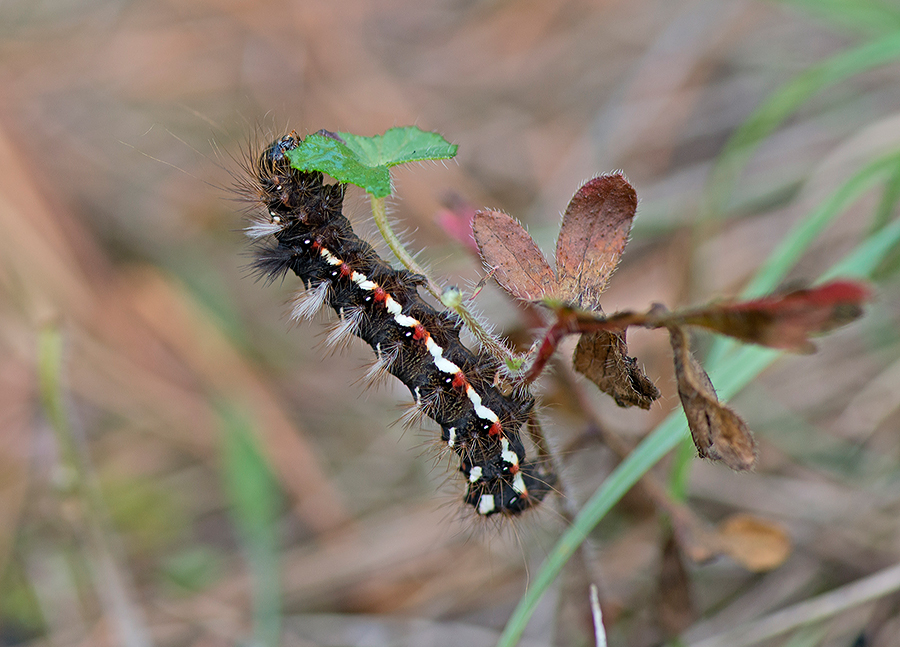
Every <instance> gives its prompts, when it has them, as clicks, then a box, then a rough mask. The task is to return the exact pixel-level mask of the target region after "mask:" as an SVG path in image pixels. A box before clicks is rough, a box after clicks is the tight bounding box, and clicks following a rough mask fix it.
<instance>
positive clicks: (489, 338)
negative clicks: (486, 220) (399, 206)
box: [370, 194, 519, 366]
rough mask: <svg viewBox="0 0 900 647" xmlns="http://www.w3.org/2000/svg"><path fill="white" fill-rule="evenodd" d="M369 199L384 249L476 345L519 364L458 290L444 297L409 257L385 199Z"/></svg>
mask: <svg viewBox="0 0 900 647" xmlns="http://www.w3.org/2000/svg"><path fill="white" fill-rule="evenodd" d="M370 198H371V201H372V218H373V219H374V220H375V225H376V226H377V227H378V231H379V232H380V233H381V236H382V238H384V241H385V242H386V243H387V246H388V247H389V248H390V250H391V251H392V252H393V253H394V256H396V257H397V260H399V261H400V262H401V263H402V264H403V266H404V267H405V268H406V269H408V270H409V271H410V272H413V273H414V274H419V275H420V276H422V277H423V278H424V279H425V289H426V290H428V292H429V293H430V294H431V296H433V297H434V298H435V299H437V300H438V301H440V302H441V303H442V304H443V305H444V306H445V307H447V308H449V309H451V310H453V312H455V313H456V314H457V315H458V316H459V318H460V319H462V322H463V323H464V324H465V325H466V326H467V327H468V328H469V330H471V331H472V334H473V335H474V336H475V339H476V340H478V343H479V344H480V345H481V346H482V348H484V349H485V350H486V351H487V352H488V353H490V354H491V355H493V356H494V357H496V358H497V359H498V360H500V361H502V362H503V363H504V364H506V365H507V366H510V365H512V364H516V363H518V362H519V358H518V357H517V356H516V354H515V353H513V352H512V351H511V350H510V349H509V348H507V347H506V346H505V345H504V344H503V343H502V342H501V341H500V340H498V339H497V338H496V337H494V336H493V335H491V333H489V332H488V331H487V330H485V329H484V327H483V326H482V325H481V324H480V323H479V322H478V320H477V318H476V317H475V315H473V314H472V313H471V312H470V311H469V310H468V308H466V306H465V303H464V302H463V299H462V298H461V295H460V293H459V290H448V291H447V293H446V294H445V293H444V291H443V290H441V288H440V286H439V285H438V284H437V283H435V282H434V281H432V280H431V278H429V276H428V274H427V273H426V272H425V268H423V267H422V266H421V265H419V263H418V262H416V259H415V258H413V256H412V254H410V253H409V252H408V251H406V247H404V246H403V243H402V242H400V239H399V238H398V237H397V234H395V233H394V230H393V229H391V224H390V222H388V218H387V210H386V209H385V206H384V198H376V197H375V196H373V195H371V194H370Z"/></svg>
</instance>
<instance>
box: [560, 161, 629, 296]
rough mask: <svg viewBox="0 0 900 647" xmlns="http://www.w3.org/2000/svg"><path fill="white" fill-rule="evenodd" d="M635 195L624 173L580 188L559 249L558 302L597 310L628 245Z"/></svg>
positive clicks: (565, 218) (568, 212) (569, 210)
mask: <svg viewBox="0 0 900 647" xmlns="http://www.w3.org/2000/svg"><path fill="white" fill-rule="evenodd" d="M636 211H637V193H636V192H635V190H634V187H632V186H631V185H630V184H629V183H628V181H627V180H626V179H625V176H624V175H622V174H621V173H616V174H610V175H601V176H600V177H596V178H594V179H593V180H590V181H589V182H587V183H586V184H584V186H582V187H581V188H580V189H578V191H577V192H576V193H575V195H574V196H573V197H572V200H571V202H569V206H568V207H566V213H565V215H564V216H563V222H562V226H561V228H560V230H559V239H558V241H557V243H556V271H557V274H558V275H559V297H560V298H561V299H563V300H565V301H568V302H570V303H573V304H575V305H577V306H579V307H582V308H586V309H590V310H597V309H599V307H600V294H601V293H602V292H603V290H605V289H606V283H607V282H608V281H609V277H610V275H611V274H612V273H613V270H615V269H616V266H617V265H618V264H619V257H620V256H621V255H622V251H623V250H624V249H625V244H626V243H627V242H628V234H629V232H630V231H631V223H632V220H634V214H635V212H636Z"/></svg>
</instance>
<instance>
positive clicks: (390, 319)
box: [248, 133, 553, 516]
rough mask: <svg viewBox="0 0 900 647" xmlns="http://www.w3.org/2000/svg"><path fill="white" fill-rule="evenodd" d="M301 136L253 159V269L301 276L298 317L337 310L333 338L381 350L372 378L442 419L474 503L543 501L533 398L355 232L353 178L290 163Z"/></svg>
mask: <svg viewBox="0 0 900 647" xmlns="http://www.w3.org/2000/svg"><path fill="white" fill-rule="evenodd" d="M300 141H301V140H300V138H299V137H298V136H297V135H296V134H294V133H291V134H289V135H285V136H284V137H281V138H279V139H277V140H276V141H274V142H273V143H271V144H270V145H269V146H268V147H267V148H266V149H265V150H264V151H263V152H262V154H261V155H260V156H259V158H258V159H257V160H254V161H253V162H252V164H253V169H252V171H253V173H254V175H255V177H254V178H252V181H251V182H250V184H251V185H252V188H253V190H254V193H255V194H257V195H256V196H255V197H258V198H259V200H260V201H261V202H262V203H263V204H264V205H265V208H266V214H265V217H264V219H263V220H260V221H258V222H255V223H254V224H253V225H251V226H250V227H249V228H248V233H249V235H250V236H251V237H253V238H256V239H259V240H261V241H262V240H265V241H267V242H262V243H261V244H260V245H259V246H258V247H257V250H256V259H255V263H254V265H255V268H256V269H257V270H258V271H259V273H260V274H261V275H263V276H265V277H267V278H268V279H275V278H277V277H280V276H283V275H284V274H286V273H287V272H289V271H290V272H293V273H294V274H296V275H297V276H299V277H300V279H301V280H302V281H303V283H304V285H305V287H306V291H305V293H303V294H302V296H301V298H300V299H298V301H297V304H296V307H295V308H294V313H293V316H294V317H295V318H304V317H308V316H310V315H312V314H313V313H315V312H316V311H317V310H318V308H319V307H320V306H322V305H328V306H330V307H331V308H332V309H333V310H334V311H335V312H336V313H337V314H338V316H339V318H340V323H339V324H338V325H337V326H336V327H335V329H334V331H333V332H332V334H331V335H330V336H329V339H328V341H326V343H336V342H338V341H341V340H342V339H345V338H346V337H347V335H349V334H352V335H356V336H357V337H359V338H361V339H362V340H363V341H365V342H366V343H367V344H369V345H370V346H371V347H372V349H373V350H374V351H375V354H376V356H377V361H376V364H375V366H374V370H373V371H370V373H373V374H377V373H379V372H384V371H386V372H388V373H390V374H392V375H394V376H395V377H397V378H398V379H399V380H400V381H402V382H403V383H404V384H405V385H406V386H407V387H408V388H409V390H410V392H411V393H412V395H413V397H414V398H415V402H416V405H415V410H416V411H417V412H419V413H422V414H424V415H427V416H429V417H430V418H432V419H433V420H435V421H436V422H437V423H438V424H439V425H440V426H441V430H442V431H441V440H442V442H443V443H444V444H445V446H447V447H449V448H451V449H452V450H453V451H454V452H456V453H457V454H458V455H459V457H460V470H461V471H462V473H463V474H464V475H465V478H466V483H467V486H466V487H467V490H466V496H465V502H466V503H468V504H470V505H472V506H473V507H474V508H475V510H476V512H477V513H478V514H479V515H483V516H490V515H494V514H502V515H508V516H511V515H517V514H520V513H521V512H523V511H525V510H527V509H528V508H530V507H532V506H534V505H535V504H537V503H539V502H540V501H541V500H542V499H543V498H544V497H545V496H546V495H547V493H548V492H549V491H550V486H551V482H552V480H553V479H552V477H551V476H550V475H549V472H548V471H546V469H545V468H546V465H545V462H544V461H541V460H537V461H527V460H526V459H525V448H524V446H523V443H522V440H521V436H520V430H521V429H522V426H523V425H524V424H525V423H526V420H527V419H528V416H529V414H530V412H531V409H532V407H533V406H534V398H533V397H532V396H531V394H529V393H527V392H526V391H524V390H521V391H516V390H514V391H513V392H512V393H511V394H505V393H503V392H501V391H500V390H499V389H498V388H497V386H495V376H497V375H498V372H499V369H500V367H499V365H498V363H497V361H496V360H495V359H494V358H492V357H490V356H488V355H486V354H476V353H473V352H472V351H470V350H469V349H468V348H466V347H465V346H464V345H463V344H462V343H461V342H460V339H459V329H460V326H459V323H458V322H457V320H456V319H455V317H454V316H452V315H450V314H448V313H446V312H439V311H437V310H435V309H434V308H432V307H431V306H430V305H428V304H427V303H426V302H425V301H423V300H422V299H421V298H420V296H419V293H418V287H419V286H420V285H421V284H422V279H421V277H419V276H417V275H414V274H412V273H410V272H408V271H406V270H395V269H394V268H392V267H391V266H390V265H389V264H388V263H386V262H385V261H384V260H382V259H381V258H380V257H379V256H378V254H377V253H376V252H375V250H374V249H373V248H372V246H371V245H369V244H368V243H366V242H365V241H363V240H361V239H360V238H359V237H358V236H357V235H356V234H355V233H354V232H353V230H352V229H351V227H350V222H349V221H348V220H347V218H345V217H344V215H343V213H342V204H343V199H344V185H341V184H325V183H323V178H322V174H321V173H306V172H302V171H298V170H296V169H294V168H292V167H291V165H290V162H289V160H288V159H287V157H286V155H285V153H286V152H287V151H289V150H291V149H293V148H295V147H297V146H298V145H299V144H300Z"/></svg>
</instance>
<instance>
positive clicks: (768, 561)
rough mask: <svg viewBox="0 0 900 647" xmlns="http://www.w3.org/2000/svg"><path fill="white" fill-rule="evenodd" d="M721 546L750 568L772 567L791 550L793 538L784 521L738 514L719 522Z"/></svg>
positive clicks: (760, 569) (754, 569) (778, 563)
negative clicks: (782, 523) (785, 527)
mask: <svg viewBox="0 0 900 647" xmlns="http://www.w3.org/2000/svg"><path fill="white" fill-rule="evenodd" d="M718 537H719V546H720V548H721V550H722V552H724V553H726V554H727V555H729V556H730V557H731V558H732V559H734V560H735V561H736V562H738V563H739V564H740V565H741V566H743V567H744V568H746V569H747V570H750V571H754V572H757V573H759V572H763V571H771V570H772V569H774V568H778V567H779V566H781V565H782V564H783V563H784V561H785V560H786V559H787V558H788V556H789V555H790V554H791V540H790V537H788V534H787V532H786V531H785V530H784V528H782V527H781V526H780V525H778V524H776V523H774V522H772V521H767V520H765V519H760V518H758V517H754V516H752V515H749V514H736V515H733V516H731V517H729V518H727V519H725V520H724V521H723V522H722V523H720V524H719V528H718Z"/></svg>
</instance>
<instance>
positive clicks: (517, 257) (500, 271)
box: [472, 210, 556, 301]
mask: <svg viewBox="0 0 900 647" xmlns="http://www.w3.org/2000/svg"><path fill="white" fill-rule="evenodd" d="M472 232H473V233H474V235H475V242H476V243H478V250H479V251H480V252H481V258H482V260H484V262H485V263H486V264H487V265H489V266H491V267H492V268H495V270H496V272H495V274H494V278H495V279H496V281H497V283H499V284H500V286H501V287H502V288H503V289H504V290H506V291H507V292H509V293H510V294H511V295H513V296H514V297H516V298H517V299H521V300H523V301H536V300H539V299H542V298H544V297H546V296H552V295H553V294H554V293H555V291H556V274H554V272H553V269H552V268H551V267H550V265H549V264H548V263H547V260H546V259H545V258H544V255H543V254H542V253H541V250H539V249H538V247H537V245H535V243H534V240H533V239H532V238H531V236H530V235H529V234H528V232H527V231H525V229H524V228H523V227H522V225H521V224H520V223H519V221H518V220H516V219H515V218H512V217H511V216H508V215H507V214H505V213H502V212H500V211H489V210H484V211H478V212H476V213H475V219H474V220H473V222H472Z"/></svg>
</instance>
